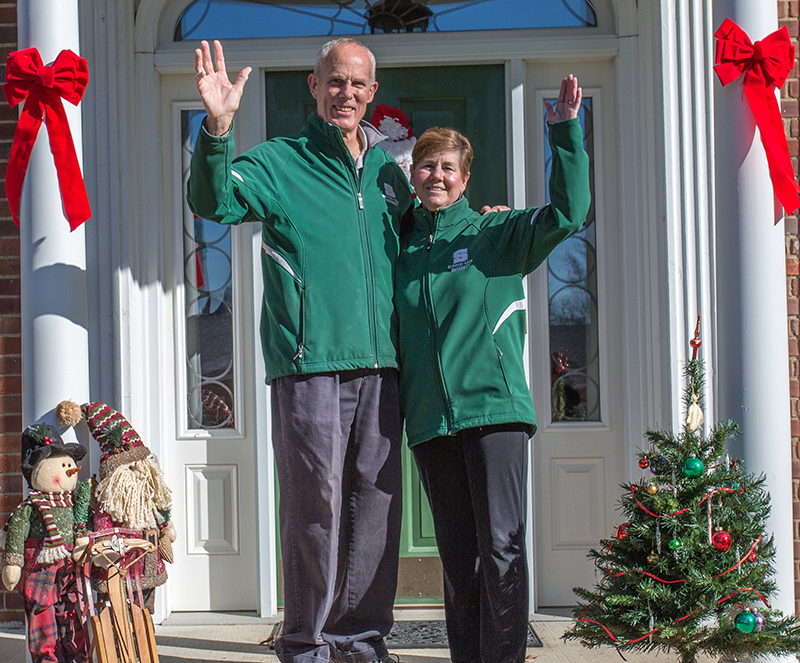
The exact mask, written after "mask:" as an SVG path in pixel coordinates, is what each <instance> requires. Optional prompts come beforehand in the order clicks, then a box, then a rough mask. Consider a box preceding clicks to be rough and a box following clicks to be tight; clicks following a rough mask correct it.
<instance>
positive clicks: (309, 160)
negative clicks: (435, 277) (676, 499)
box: [187, 114, 411, 382]
mask: <svg viewBox="0 0 800 663" xmlns="http://www.w3.org/2000/svg"><path fill="white" fill-rule="evenodd" d="M362 128H363V129H364V130H365V133H366V134H367V138H368V142H369V143H370V144H374V143H376V142H379V141H380V140H381V138H382V137H383V136H382V134H379V133H378V132H377V130H375V129H374V128H373V127H371V126H370V125H368V124H366V123H362ZM233 150H234V145H233V140H232V139H231V138H230V134H229V135H228V136H223V137H216V136H211V135H210V134H208V132H207V131H206V130H205V129H204V128H202V129H201V130H200V134H199V136H198V138H197V144H196V146H195V150H194V153H193V155H192V163H191V173H190V178H189V184H188V194H187V199H188V201H189V207H190V208H191V210H192V211H193V212H194V213H195V214H197V215H198V216H201V217H203V218H204V219H209V220H211V221H216V222H218V223H225V224H230V223H241V222H242V221H259V222H261V224H262V233H261V236H262V249H263V250H262V254H261V265H262V273H263V278H264V301H263V306H262V313H261V342H262V348H263V351H264V361H265V364H266V379H267V382H269V381H270V380H272V379H274V378H277V377H280V376H283V375H290V374H310V373H322V372H327V371H342V370H349V369H359V368H383V367H396V366H397V324H396V318H395V315H394V309H393V305H392V291H393V275H394V264H395V260H396V259H397V253H398V229H399V223H400V218H401V217H402V215H403V213H404V212H405V211H406V210H407V209H408V208H409V206H410V204H411V193H410V190H409V186H408V181H407V180H406V177H405V175H404V174H403V171H402V170H401V169H400V167H399V166H398V165H397V163H396V162H395V161H394V160H393V159H392V158H391V157H390V156H389V155H388V154H387V153H386V152H385V151H384V150H381V149H374V148H373V149H369V150H368V151H367V153H366V155H365V157H364V164H363V171H362V174H361V178H360V179H359V177H358V175H357V172H356V167H355V162H354V161H353V158H352V157H351V156H350V153H349V151H348V150H347V148H346V146H345V144H344V141H343V140H342V135H341V132H340V131H339V129H338V128H337V127H334V126H332V125H329V124H327V123H326V122H324V121H323V120H321V119H320V118H319V116H317V115H316V114H314V115H312V116H311V117H310V118H309V119H308V120H307V121H306V123H305V125H304V127H303V130H302V132H301V133H300V134H299V135H297V136H293V137H290V138H276V139H273V140H269V141H267V142H265V143H262V144H260V145H258V146H256V147H255V148H253V149H251V150H249V151H247V152H246V153H244V154H243V155H241V156H239V157H237V158H236V159H234V158H233Z"/></svg>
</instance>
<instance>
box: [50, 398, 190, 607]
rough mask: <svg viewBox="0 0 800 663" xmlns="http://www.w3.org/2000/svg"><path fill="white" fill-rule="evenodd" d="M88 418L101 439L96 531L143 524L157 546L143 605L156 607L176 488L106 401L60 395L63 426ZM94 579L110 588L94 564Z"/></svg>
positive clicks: (103, 589)
mask: <svg viewBox="0 0 800 663" xmlns="http://www.w3.org/2000/svg"><path fill="white" fill-rule="evenodd" d="M81 418H84V419H86V424H87V425H88V427H89V432H90V433H91V434H92V437H94V439H95V440H97V443H98V444H99V445H100V451H101V452H102V455H101V457H100V469H99V478H100V483H99V484H97V485H96V487H95V490H94V494H93V499H92V504H93V507H94V508H93V529H94V531H95V532H100V531H102V530H106V529H111V528H112V527H124V528H126V529H132V530H140V531H141V532H142V534H141V538H143V539H148V540H151V541H152V542H153V543H154V544H156V546H157V550H156V551H154V552H152V553H148V554H147V555H145V560H144V570H143V572H142V580H141V582H142V590H143V592H144V596H145V605H146V606H147V608H148V610H150V612H153V606H154V600H155V588H156V587H158V586H159V585H163V584H164V583H165V582H166V580H167V570H166V566H165V564H164V562H165V561H167V562H170V563H171V562H172V559H173V558H172V542H173V541H175V528H174V527H173V525H172V522H171V521H170V509H171V507H172V492H171V491H170V489H169V486H167V484H166V481H165V480H164V474H163V473H162V471H161V468H160V467H159V464H158V458H156V456H154V455H153V454H152V453H151V452H150V450H149V449H148V448H147V447H146V446H145V445H144V442H143V441H142V438H141V437H139V434H138V433H137V432H136V431H135V430H134V428H133V426H131V424H130V422H128V420H127V419H126V418H125V417H123V416H122V415H121V414H120V413H119V412H117V411H116V410H114V409H113V408H112V407H110V406H108V405H106V404H105V403H100V402H93V403H84V404H83V405H78V404H77V403H73V402H71V401H62V402H61V403H59V404H58V406H57V407H56V419H58V422H59V423H60V424H61V425H63V426H74V425H75V424H77V423H78V422H79V421H80V420H81ZM93 584H94V587H95V589H96V590H97V591H98V592H99V593H101V594H106V593H107V592H108V585H107V583H106V578H105V572H104V570H103V569H102V568H100V567H95V569H94V570H93Z"/></svg>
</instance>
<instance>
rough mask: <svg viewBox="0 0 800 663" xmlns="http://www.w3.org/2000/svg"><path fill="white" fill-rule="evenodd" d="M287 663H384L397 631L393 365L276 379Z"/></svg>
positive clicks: (397, 434) (398, 479)
mask: <svg viewBox="0 0 800 663" xmlns="http://www.w3.org/2000/svg"><path fill="white" fill-rule="evenodd" d="M271 387H272V390H271V391H272V440H273V446H274V449H275V461H276V465H277V469H278V484H279V486H280V511H279V517H280V533H281V553H282V558H283V576H284V586H283V587H284V623H283V631H282V633H281V635H280V637H279V638H278V641H277V642H276V645H275V651H276V653H277V654H278V658H279V660H280V661H281V662H282V663H312V662H314V663H316V662H318V661H328V660H333V661H341V662H345V661H347V662H353V663H357V662H360V661H376V660H380V659H381V658H383V657H384V656H386V654H387V650H386V645H385V644H384V642H383V638H384V636H385V635H387V634H388V633H389V631H390V630H391V627H392V621H393V617H392V608H393V605H394V596H395V591H396V589H397V563H398V552H399V545H400V518H401V514H402V495H401V490H402V475H401V466H400V446H401V443H402V424H401V418H400V409H399V398H398V388H397V371H396V370H394V369H376V370H358V371H343V372H339V373H322V374H316V375H290V376H286V377H281V378H277V379H275V380H273V381H272V383H271Z"/></svg>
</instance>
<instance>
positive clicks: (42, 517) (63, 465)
mask: <svg viewBox="0 0 800 663" xmlns="http://www.w3.org/2000/svg"><path fill="white" fill-rule="evenodd" d="M85 455H86V447H84V446H83V445H81V444H78V443H75V442H69V443H65V442H64V441H63V440H62V439H61V436H60V435H59V433H58V431H57V430H56V429H55V428H53V427H52V426H50V425H47V424H35V425H32V426H28V428H26V429H25V430H24V431H23V433H22V475H23V476H24V477H25V479H26V481H27V482H28V486H29V487H30V492H29V494H28V497H27V498H26V499H25V500H24V501H23V502H22V503H21V504H20V505H19V506H18V507H17V508H16V509H15V510H14V513H13V514H12V515H11V518H9V520H8V523H7V524H6V526H5V528H4V534H5V552H4V554H3V571H2V578H3V585H5V587H6V589H8V590H9V591H10V590H13V589H14V588H15V587H17V585H18V584H19V585H20V591H21V593H22V595H23V598H24V601H25V614H26V616H27V621H28V647H29V649H30V653H31V659H32V661H33V663H56V662H57V661H58V662H61V661H70V662H71V663H84V662H85V661H86V660H87V655H86V642H85V637H84V631H83V628H82V625H81V621H80V611H79V609H78V605H77V586H76V582H75V564H74V561H73V559H77V557H78V556H80V554H81V553H82V551H83V549H85V547H86V545H87V544H88V541H89V539H88V536H87V535H86V529H87V523H86V521H87V519H88V510H89V497H90V492H91V488H90V485H89V482H88V481H83V482H80V483H79V482H78V471H79V470H80V466H79V465H78V462H79V461H80V460H81V459H82V458H83V457H84V456H85ZM20 581H21V582H20Z"/></svg>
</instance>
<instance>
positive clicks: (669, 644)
mask: <svg viewBox="0 0 800 663" xmlns="http://www.w3.org/2000/svg"><path fill="white" fill-rule="evenodd" d="M699 325H700V321H699V318H698V328H697V331H696V332H695V337H694V339H693V340H692V342H691V345H692V348H693V353H692V359H691V360H690V361H689V362H688V363H687V365H686V368H685V377H686V389H685V393H684V397H683V403H684V406H685V408H686V420H685V425H684V426H683V430H682V431H681V433H680V434H678V435H674V434H673V433H672V432H665V431H648V432H647V433H646V435H645V437H646V439H647V440H648V441H649V443H650V446H649V448H647V449H644V450H640V451H639V466H640V467H641V468H642V469H643V470H645V471H646V472H647V475H646V476H644V477H643V478H642V480H641V481H639V482H637V483H631V484H623V485H622V488H623V490H624V492H623V494H622V497H621V499H620V507H621V511H622V512H623V514H624V517H625V521H626V522H623V523H622V524H621V525H619V526H618V527H617V530H616V533H615V536H614V538H612V539H603V540H601V542H600V544H601V548H600V550H591V551H590V553H589V557H590V558H593V559H594V561H595V565H596V567H597V570H598V573H599V574H600V579H599V581H598V582H597V583H596V585H595V588H594V591H590V590H587V589H583V588H575V589H574V590H573V591H574V592H575V594H577V595H578V597H579V598H580V599H581V601H580V602H579V605H578V606H577V607H576V608H575V611H574V615H575V619H576V620H577V621H576V623H575V626H574V627H573V628H572V629H570V630H569V631H568V632H567V633H565V634H564V636H563V637H564V638H565V639H579V640H580V641H581V643H582V644H584V645H585V646H587V647H598V646H600V645H611V646H613V647H616V648H617V650H618V651H620V652H623V651H645V652H649V651H653V650H662V651H670V650H675V651H677V652H678V654H679V655H680V661H681V663H694V661H695V657H696V655H697V654H698V653H701V652H702V653H706V654H710V655H715V656H725V657H728V658H735V657H749V656H755V655H759V654H793V653H795V652H797V651H800V624H798V623H797V621H796V620H795V618H793V617H784V616H783V615H782V614H781V613H780V612H779V611H777V610H772V609H770V604H769V597H770V594H772V593H773V592H774V591H775V582H774V581H773V580H772V579H771V576H772V575H773V571H774V569H773V559H774V557H775V547H774V545H773V540H772V537H771V536H768V535H767V533H766V531H765V521H766V519H767V516H768V515H769V511H770V497H769V494H768V493H767V492H766V490H765V489H764V477H763V476H760V477H756V476H754V475H752V474H747V473H746V472H745V468H744V466H743V464H742V462H741V461H739V460H734V459H731V458H729V457H728V456H727V455H726V453H725V443H726V441H727V440H728V439H730V438H731V437H733V436H735V435H738V434H739V427H738V425H737V424H735V423H733V422H732V421H724V422H721V423H718V424H716V425H715V426H712V427H710V428H709V429H707V431H706V434H705V435H703V431H704V425H703V424H704V422H703V394H704V382H705V367H704V365H703V362H702V361H700V360H698V359H697V350H698V348H699V347H700V338H699V334H700V332H699Z"/></svg>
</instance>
